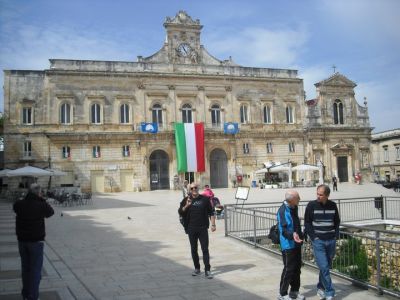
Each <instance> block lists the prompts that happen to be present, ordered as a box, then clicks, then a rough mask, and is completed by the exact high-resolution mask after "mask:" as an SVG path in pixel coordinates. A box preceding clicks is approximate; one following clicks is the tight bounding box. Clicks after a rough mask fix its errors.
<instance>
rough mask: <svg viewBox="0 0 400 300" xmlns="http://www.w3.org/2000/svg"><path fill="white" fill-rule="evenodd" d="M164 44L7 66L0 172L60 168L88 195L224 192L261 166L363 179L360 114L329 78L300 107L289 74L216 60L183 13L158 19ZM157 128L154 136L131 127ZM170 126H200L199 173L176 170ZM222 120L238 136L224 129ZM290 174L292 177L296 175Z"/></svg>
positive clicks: (366, 155)
mask: <svg viewBox="0 0 400 300" xmlns="http://www.w3.org/2000/svg"><path fill="white" fill-rule="evenodd" d="M164 27H165V29H166V40H165V43H164V44H163V46H162V48H161V49H160V50H159V51H158V52H157V53H155V54H153V55H151V56H149V57H142V56H139V57H138V59H137V62H119V61H88V60H67V59H50V68H49V69H46V70H42V71H26V70H6V71H5V79H4V80H5V82H4V102H5V103H4V104H5V115H6V117H5V127H4V128H5V129H4V130H5V132H4V133H5V145H6V148H5V167H7V168H15V167H19V166H22V165H24V164H26V163H29V164H31V165H35V166H38V167H48V166H50V167H51V168H55V169H60V170H62V171H64V172H67V173H68V176H64V177H61V178H59V179H58V181H59V182H58V184H61V185H79V186H80V187H81V189H82V190H92V191H94V192H96V191H97V192H103V191H106V192H107V191H131V190H134V189H143V190H154V189H169V188H173V184H174V178H178V177H179V178H180V180H181V181H182V180H183V179H184V178H187V179H190V180H196V181H199V182H201V183H203V184H204V183H210V184H211V186H212V187H228V186H232V183H233V179H234V178H236V175H239V174H240V175H242V177H243V184H246V185H249V184H250V183H251V181H252V180H255V175H254V171H255V170H257V169H260V168H262V167H263V164H264V163H266V162H269V161H272V162H278V161H279V162H281V163H285V162H288V161H291V162H292V163H293V165H296V164H301V163H303V162H306V163H310V164H315V163H316V162H317V161H321V162H322V163H323V165H324V168H325V177H326V178H330V177H331V175H332V174H333V173H336V174H337V175H339V179H340V180H341V181H348V180H350V179H351V174H353V173H354V172H356V171H358V170H360V171H362V172H363V173H365V175H368V176H369V175H370V167H369V159H370V133H371V128H370V126H369V119H368V111H367V108H366V105H365V106H360V105H358V104H357V101H356V99H355V96H354V87H355V86H356V85H355V84H354V83H353V82H352V81H350V80H349V79H347V78H346V77H345V76H343V75H341V74H339V73H335V74H334V75H333V76H332V77H330V78H329V79H327V80H324V81H321V82H319V83H317V84H316V88H317V91H318V97H317V99H314V100H310V101H305V99H304V88H303V80H302V79H301V78H298V76H297V71H296V70H287V69H270V68H253V67H243V66H239V65H237V64H236V63H235V62H234V61H233V60H232V59H231V58H229V59H226V60H219V59H217V58H215V57H213V56H212V55H211V54H209V53H208V52H207V50H206V49H205V47H204V46H203V45H202V44H201V41H200V34H201V29H202V25H201V24H200V21H199V20H193V19H192V18H191V17H190V16H189V15H187V14H186V12H184V11H180V12H178V13H177V15H176V16H175V17H173V18H169V17H167V18H166V20H165V22H164ZM141 122H157V123H158V128H159V131H158V133H156V134H150V133H143V132H141V131H140V123H141ZM174 122H203V123H204V127H205V155H206V172H204V173H196V174H191V173H187V174H179V175H178V174H177V171H176V170H177V168H176V152H175V141H174V131H173V124H174ZM226 122H236V123H239V127H240V132H239V133H237V134H234V135H232V134H224V132H223V125H224V123H226ZM295 176H296V175H295Z"/></svg>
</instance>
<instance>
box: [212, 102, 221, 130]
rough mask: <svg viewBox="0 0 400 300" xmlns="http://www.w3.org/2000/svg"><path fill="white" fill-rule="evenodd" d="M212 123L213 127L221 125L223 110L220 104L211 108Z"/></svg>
mask: <svg viewBox="0 0 400 300" xmlns="http://www.w3.org/2000/svg"><path fill="white" fill-rule="evenodd" d="M211 123H212V126H213V127H219V126H220V125H221V108H220V107H219V105H218V104H214V105H213V106H211Z"/></svg>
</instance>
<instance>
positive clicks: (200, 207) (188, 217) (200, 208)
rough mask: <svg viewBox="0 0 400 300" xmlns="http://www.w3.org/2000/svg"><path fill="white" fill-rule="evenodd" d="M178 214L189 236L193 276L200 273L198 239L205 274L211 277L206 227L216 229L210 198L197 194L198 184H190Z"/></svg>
mask: <svg viewBox="0 0 400 300" xmlns="http://www.w3.org/2000/svg"><path fill="white" fill-rule="evenodd" d="M178 212H179V215H181V216H182V217H183V219H184V226H185V230H186V232H187V234H188V236H189V242H190V247H191V252H192V259H193V264H194V271H193V273H192V275H193V276H197V275H200V274H201V272H200V260H199V255H198V253H197V243H198V241H200V246H201V250H202V252H203V262H204V270H205V276H206V277H207V278H208V279H212V278H213V275H212V273H211V271H210V270H211V266H210V254H209V251H208V227H209V226H210V221H209V219H211V231H212V232H214V231H215V230H216V225H215V214H214V210H213V208H212V206H211V202H210V199H209V198H208V197H205V196H203V195H200V194H199V186H198V185H197V184H196V183H192V184H190V195H189V196H188V197H185V198H184V199H183V200H182V201H181V204H180V206H179V210H178Z"/></svg>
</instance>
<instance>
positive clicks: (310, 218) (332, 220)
mask: <svg viewBox="0 0 400 300" xmlns="http://www.w3.org/2000/svg"><path fill="white" fill-rule="evenodd" d="M329 194H330V189H329V186H327V185H324V184H322V185H320V186H318V188H317V200H315V201H310V202H309V203H308V205H307V207H306V212H305V215H304V225H305V228H306V233H307V235H308V236H309V237H310V239H311V243H312V246H313V250H314V257H315V261H316V263H317V265H318V268H319V280H318V284H317V295H318V296H319V297H320V299H326V300H331V299H333V297H334V296H335V289H334V288H333V284H332V280H331V276H330V272H329V269H330V268H331V267H332V261H333V257H334V256H335V250H336V239H338V238H339V225H340V217H339V211H338V209H337V206H336V203H335V202H333V201H330V200H328V197H329Z"/></svg>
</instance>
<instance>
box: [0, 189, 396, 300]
mask: <svg viewBox="0 0 400 300" xmlns="http://www.w3.org/2000/svg"><path fill="white" fill-rule="evenodd" d="M298 191H299V192H300V196H301V198H302V199H303V200H306V199H308V200H311V199H314V198H315V188H301V189H298ZM215 193H216V195H217V196H218V197H219V198H220V199H221V200H222V203H223V204H227V203H234V202H235V200H234V194H235V189H217V190H215ZM284 193H285V190H282V189H277V190H260V189H251V191H250V194H249V199H248V200H247V201H248V202H269V201H270V202H275V201H280V200H282V199H283V197H284ZM381 194H383V195H388V196H389V195H393V196H396V195H397V196H399V194H396V193H394V192H393V191H390V190H387V189H384V188H383V187H381V186H379V185H375V184H365V185H360V186H358V185H354V184H350V183H348V184H347V183H346V184H340V185H339V192H335V193H333V194H332V197H331V198H348V197H354V196H357V197H361V196H378V195H381ZM180 197H181V192H180V191H153V192H140V193H118V194H101V195H96V196H95V197H94V203H93V205H88V206H77V207H60V206H55V210H56V213H55V215H54V216H53V217H52V218H50V219H49V220H47V238H46V240H47V241H46V246H45V261H44V271H43V278H42V282H41V286H40V290H41V296H40V297H41V298H40V299H42V300H43V299H51V300H53V299H55V300H56V299H174V300H178V299H230V300H231V299H232V300H233V299H276V296H277V291H278V286H279V280H280V274H281V271H282V262H281V258H280V257H279V256H276V255H273V254H269V253H267V252H265V251H263V250H261V249H255V248H253V247H251V246H249V245H246V244H243V243H241V242H239V241H236V240H234V239H231V238H227V237H225V236H224V223H223V220H217V231H216V232H215V233H210V254H211V265H212V270H213V272H214V274H215V277H214V279H212V280H209V279H206V278H205V277H204V276H198V277H192V276H191V271H192V268H193V266H192V260H191V256H190V247H189V242H188V239H187V236H186V235H185V233H184V232H183V228H182V227H181V225H180V223H179V221H178V215H177V208H178V204H179V201H180ZM399 213H400V212H399ZM14 219H15V217H14V214H13V213H12V211H11V203H8V202H5V201H2V202H0V298H1V299H5V300H12V299H19V296H18V294H19V291H20V288H21V280H20V272H19V268H20V265H19V263H20V262H19V256H18V249H17V242H16V237H15V233H14V231H15V230H14V226H15V225H14ZM199 252H200V253H201V251H200V249H199ZM317 277H318V273H317V271H316V270H314V269H311V268H308V267H304V268H303V269H302V275H301V280H302V288H301V292H302V293H303V294H305V295H306V297H307V299H318V297H317V296H316V295H315V283H316V281H317ZM334 282H335V287H336V290H337V297H336V299H363V300H368V299H382V297H378V296H376V294H375V292H374V291H366V290H361V289H359V288H357V287H355V286H353V285H351V284H350V283H349V282H347V281H344V280H341V279H339V278H336V277H334Z"/></svg>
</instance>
